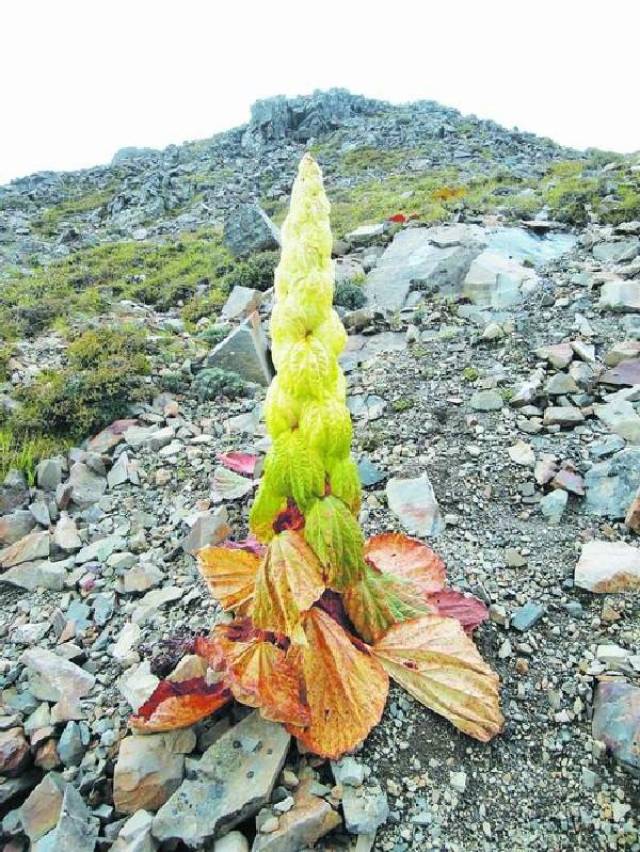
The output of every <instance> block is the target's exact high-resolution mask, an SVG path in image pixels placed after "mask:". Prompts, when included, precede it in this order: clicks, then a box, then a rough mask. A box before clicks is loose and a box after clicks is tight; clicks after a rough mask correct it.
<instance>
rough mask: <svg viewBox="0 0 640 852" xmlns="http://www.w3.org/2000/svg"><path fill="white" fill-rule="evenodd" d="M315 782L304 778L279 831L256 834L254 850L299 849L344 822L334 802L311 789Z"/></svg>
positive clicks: (295, 851)
mask: <svg viewBox="0 0 640 852" xmlns="http://www.w3.org/2000/svg"><path fill="white" fill-rule="evenodd" d="M313 784H314V782H313V781H312V780H310V779H309V780H306V781H303V782H302V784H301V785H300V788H299V789H298V790H296V792H295V794H294V796H293V800H294V804H293V807H292V808H291V810H289V811H287V812H286V813H284V814H283V815H282V816H281V817H280V819H279V821H278V827H277V829H276V830H275V831H272V832H270V833H269V834H260V833H258V834H257V835H256V839H255V841H254V843H253V846H252V847H251V852H298V850H300V849H306V848H308V847H312V846H314V844H315V843H316V842H317V841H318V840H319V839H320V838H321V837H324V835H325V834H328V832H330V831H332V830H333V829H334V828H337V826H339V825H340V824H341V823H342V820H341V819H340V815H339V814H338V813H336V811H334V810H333V808H332V807H331V805H330V804H329V803H328V802H327V801H325V799H321V798H320V797H319V796H314V795H313V793H312V792H311V789H312V787H313Z"/></svg>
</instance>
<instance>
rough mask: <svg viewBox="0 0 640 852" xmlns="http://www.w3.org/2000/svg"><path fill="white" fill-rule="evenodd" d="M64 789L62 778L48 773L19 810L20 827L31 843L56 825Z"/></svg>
mask: <svg viewBox="0 0 640 852" xmlns="http://www.w3.org/2000/svg"><path fill="white" fill-rule="evenodd" d="M64 788H65V783H64V780H63V778H62V776H61V775H58V774H57V773H55V772H50V773H49V774H48V775H45V777H44V778H43V779H42V781H41V782H40V783H39V784H38V786H37V787H35V788H34V789H33V790H32V791H31V793H30V794H29V797H28V798H27V799H26V801H25V802H24V803H23V805H22V807H21V809H20V814H21V820H22V826H23V828H24V832H25V834H26V835H27V837H28V838H29V840H31V842H32V843H35V842H36V840H39V839H40V838H41V837H42V836H43V835H45V834H47V833H48V832H49V831H51V829H53V828H55V826H56V825H57V823H58V819H59V817H60V812H61V810H62V800H63V798H64Z"/></svg>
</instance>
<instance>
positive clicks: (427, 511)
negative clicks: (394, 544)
mask: <svg viewBox="0 0 640 852" xmlns="http://www.w3.org/2000/svg"><path fill="white" fill-rule="evenodd" d="M386 490H387V499H388V501H389V508H390V509H391V511H392V512H394V513H395V514H396V515H397V516H398V518H399V519H400V523H401V524H402V525H403V526H404V528H405V529H406V530H407V532H409V533H412V534H413V535H419V536H431V537H433V538H435V537H436V536H438V535H439V534H440V533H441V532H442V531H443V530H444V527H445V524H444V520H443V518H442V515H441V513H440V507H439V506H438V501H437V500H436V496H435V493H434V491H433V486H432V484H431V481H430V479H429V477H428V476H427V474H426V473H424V474H422V476H419V477H417V478H416V479H390V480H389V482H387V489H386Z"/></svg>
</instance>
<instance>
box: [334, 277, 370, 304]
mask: <svg viewBox="0 0 640 852" xmlns="http://www.w3.org/2000/svg"><path fill="white" fill-rule="evenodd" d="M366 301H367V297H366V296H365V294H364V291H363V289H362V287H360V286H358V284H354V283H353V282H352V281H343V282H341V283H340V284H336V288H335V291H334V294H333V304H334V305H338V306H339V307H341V308H347V309H348V310H350V311H355V310H357V309H358V308H361V307H362V306H363V305H364V304H365V302H366Z"/></svg>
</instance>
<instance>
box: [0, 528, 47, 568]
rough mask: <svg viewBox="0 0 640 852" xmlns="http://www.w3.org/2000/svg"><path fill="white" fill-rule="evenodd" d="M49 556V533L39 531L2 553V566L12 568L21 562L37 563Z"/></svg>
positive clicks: (0, 554)
mask: <svg viewBox="0 0 640 852" xmlns="http://www.w3.org/2000/svg"><path fill="white" fill-rule="evenodd" d="M48 555H49V533H48V532H47V531H38V532H32V533H29V535H26V536H25V537H24V538H21V539H20V540H19V541H16V542H15V544H12V545H10V546H9V547H5V549H4V550H2V551H0V565H2V567H3V568H11V567H13V566H14V565H19V564H20V563H21V562H35V561H36V560H38V559H46V558H47V556H48Z"/></svg>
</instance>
